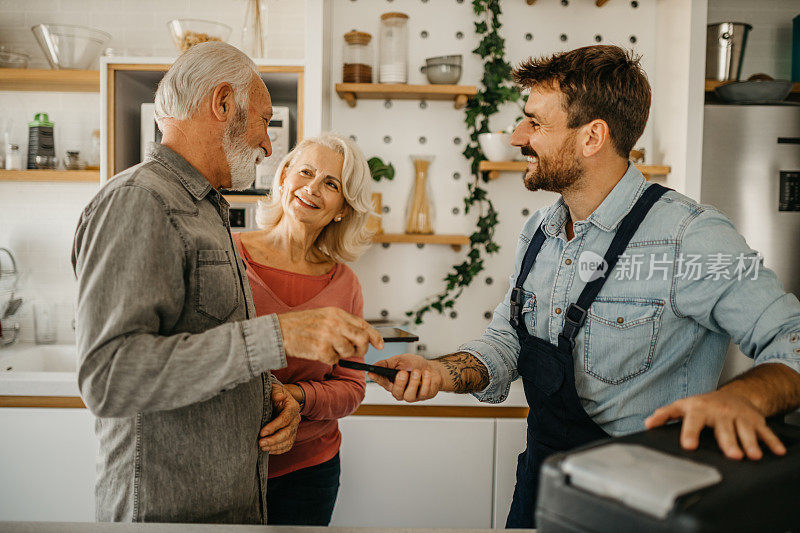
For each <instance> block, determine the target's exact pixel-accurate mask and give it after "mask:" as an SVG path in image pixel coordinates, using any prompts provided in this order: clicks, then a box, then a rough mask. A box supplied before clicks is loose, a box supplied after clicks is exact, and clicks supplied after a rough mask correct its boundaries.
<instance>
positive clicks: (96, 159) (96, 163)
mask: <svg viewBox="0 0 800 533" xmlns="http://www.w3.org/2000/svg"><path fill="white" fill-rule="evenodd" d="M86 170H100V130H94V131H92V151H91V153H90V154H89V160H88V161H87V162H86Z"/></svg>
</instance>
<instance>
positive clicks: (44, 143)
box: [28, 113, 56, 169]
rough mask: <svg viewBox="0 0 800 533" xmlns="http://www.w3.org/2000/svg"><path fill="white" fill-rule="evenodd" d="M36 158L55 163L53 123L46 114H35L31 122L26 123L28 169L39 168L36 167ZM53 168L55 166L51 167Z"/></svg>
mask: <svg viewBox="0 0 800 533" xmlns="http://www.w3.org/2000/svg"><path fill="white" fill-rule="evenodd" d="M36 156H43V158H49V159H48V160H52V161H53V162H55V158H56V149H55V142H54V140H53V123H52V122H50V117H48V116H47V113H36V115H34V117H33V122H29V123H28V168H29V169H36V168H41V167H37V165H36ZM53 166H55V165H53Z"/></svg>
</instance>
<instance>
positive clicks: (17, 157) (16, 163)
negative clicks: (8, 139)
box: [5, 143, 22, 170]
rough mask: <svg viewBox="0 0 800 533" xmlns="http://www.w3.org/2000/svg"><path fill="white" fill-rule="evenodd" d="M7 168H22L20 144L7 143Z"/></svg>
mask: <svg viewBox="0 0 800 533" xmlns="http://www.w3.org/2000/svg"><path fill="white" fill-rule="evenodd" d="M5 165H6V170H22V154H20V152H19V145H17V144H14V143H9V144H7V145H6V162H5Z"/></svg>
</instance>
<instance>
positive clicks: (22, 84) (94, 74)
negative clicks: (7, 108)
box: [0, 68, 100, 93]
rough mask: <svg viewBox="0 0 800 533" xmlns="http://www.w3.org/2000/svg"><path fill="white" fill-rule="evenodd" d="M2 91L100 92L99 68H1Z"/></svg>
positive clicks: (0, 85)
mask: <svg viewBox="0 0 800 533" xmlns="http://www.w3.org/2000/svg"><path fill="white" fill-rule="evenodd" d="M0 91H57V92H70V93H76V92H77V93H96V92H100V72H99V71H97V70H39V69H29V68H0Z"/></svg>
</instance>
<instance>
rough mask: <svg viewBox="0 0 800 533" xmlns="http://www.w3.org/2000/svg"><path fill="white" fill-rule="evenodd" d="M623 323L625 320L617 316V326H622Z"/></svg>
mask: <svg viewBox="0 0 800 533" xmlns="http://www.w3.org/2000/svg"><path fill="white" fill-rule="evenodd" d="M623 322H625V319H624V318H622V317H621V316H618V317H617V324H622V323H623Z"/></svg>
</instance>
